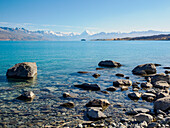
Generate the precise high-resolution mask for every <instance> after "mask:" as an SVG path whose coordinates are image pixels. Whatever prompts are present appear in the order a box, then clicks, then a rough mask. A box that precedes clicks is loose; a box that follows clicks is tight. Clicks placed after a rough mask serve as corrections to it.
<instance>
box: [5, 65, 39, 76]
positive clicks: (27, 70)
mask: <svg viewBox="0 0 170 128" xmlns="http://www.w3.org/2000/svg"><path fill="white" fill-rule="evenodd" d="M36 74H37V65H36V63H35V62H23V63H18V64H15V65H14V66H13V67H11V68H9V69H8V70H7V73H6V76H7V77H8V78H33V77H34V76H35V75H36Z"/></svg>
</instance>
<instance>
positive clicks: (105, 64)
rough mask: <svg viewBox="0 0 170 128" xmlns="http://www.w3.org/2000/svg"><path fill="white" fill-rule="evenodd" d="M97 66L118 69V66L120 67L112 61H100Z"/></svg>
mask: <svg viewBox="0 0 170 128" xmlns="http://www.w3.org/2000/svg"><path fill="white" fill-rule="evenodd" d="M98 65H99V66H103V67H120V66H122V65H121V64H120V63H118V62H116V61H112V60H105V61H100V62H99V64H98Z"/></svg>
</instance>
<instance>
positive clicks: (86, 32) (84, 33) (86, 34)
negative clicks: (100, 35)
mask: <svg viewBox="0 0 170 128" xmlns="http://www.w3.org/2000/svg"><path fill="white" fill-rule="evenodd" d="M80 35H81V36H88V35H93V33H91V32H90V31H88V30H85V31H84V32H82V33H81V34H80Z"/></svg>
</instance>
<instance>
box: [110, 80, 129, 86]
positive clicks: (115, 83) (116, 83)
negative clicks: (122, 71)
mask: <svg viewBox="0 0 170 128" xmlns="http://www.w3.org/2000/svg"><path fill="white" fill-rule="evenodd" d="M131 85H132V81H131V80H123V79H120V80H116V81H113V86H115V87H121V86H131Z"/></svg>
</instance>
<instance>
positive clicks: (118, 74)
mask: <svg viewBox="0 0 170 128" xmlns="http://www.w3.org/2000/svg"><path fill="white" fill-rule="evenodd" d="M116 76H120V77H124V76H125V75H124V74H122V73H117V74H116Z"/></svg>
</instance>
